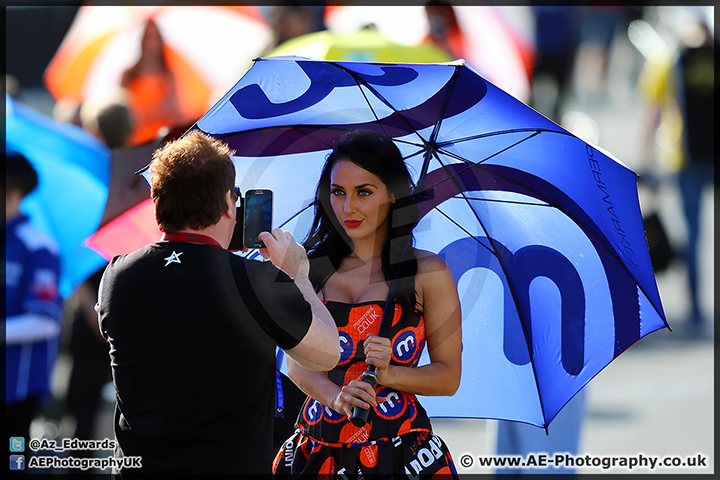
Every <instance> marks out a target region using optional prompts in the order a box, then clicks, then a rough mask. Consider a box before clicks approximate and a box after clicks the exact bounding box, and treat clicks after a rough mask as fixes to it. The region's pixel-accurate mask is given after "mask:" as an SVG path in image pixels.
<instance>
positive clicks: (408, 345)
mask: <svg viewBox="0 0 720 480" xmlns="http://www.w3.org/2000/svg"><path fill="white" fill-rule="evenodd" d="M419 334H420V329H419V328H416V327H407V328H404V329H402V330H400V331H399V332H398V333H397V334H396V335H395V336H394V337H393V341H392V358H393V360H395V361H396V362H398V363H402V364H407V363H410V362H412V361H413V360H415V358H416V357H417V356H419V354H420V351H421V348H422V340H419V339H420V338H421V336H420V335H419Z"/></svg>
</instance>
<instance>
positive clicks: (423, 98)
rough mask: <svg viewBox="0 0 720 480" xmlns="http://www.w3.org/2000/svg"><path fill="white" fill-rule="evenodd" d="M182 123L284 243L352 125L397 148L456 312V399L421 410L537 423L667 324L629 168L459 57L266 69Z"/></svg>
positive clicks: (269, 61)
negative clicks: (450, 283) (225, 167)
mask: <svg viewBox="0 0 720 480" xmlns="http://www.w3.org/2000/svg"><path fill="white" fill-rule="evenodd" d="M194 128H197V129H199V130H201V131H203V132H206V133H208V134H210V135H212V136H214V137H216V138H220V139H222V140H223V141H225V142H226V143H227V144H228V145H229V146H230V147H231V148H232V149H235V150H236V155H235V157H234V160H235V164H236V169H237V182H238V185H239V186H240V187H241V188H242V189H249V188H269V189H272V190H273V191H274V193H275V220H276V222H275V223H276V225H279V226H282V227H283V228H285V229H288V230H290V231H291V232H292V233H293V234H294V235H295V237H296V238H304V237H305V236H306V234H307V233H308V230H309V227H310V222H311V219H312V214H313V212H312V210H313V208H312V200H313V196H314V190H315V185H316V184H317V180H318V177H319V174H320V170H321V167H322V164H323V162H324V160H325V157H326V156H327V154H328V153H329V151H330V148H331V147H332V145H333V142H334V141H335V140H337V139H338V138H339V137H340V135H341V134H342V133H344V132H346V131H348V130H354V129H365V130H373V131H377V132H381V133H384V134H386V135H389V136H390V137H392V138H393V140H394V142H395V143H396V145H397V146H398V147H399V149H400V151H401V152H402V153H403V156H404V158H405V161H406V163H407V164H408V166H409V167H410V170H411V172H414V180H415V182H416V185H417V186H418V187H417V190H416V191H415V194H414V195H415V197H416V198H417V199H418V200H419V201H420V209H421V215H422V218H421V220H420V222H419V224H418V225H417V227H416V229H415V236H416V240H417V244H416V246H417V247H418V248H422V249H426V250H430V251H432V252H435V253H437V254H439V255H440V256H441V257H443V258H444V259H445V260H446V261H447V263H448V264H449V266H450V268H451V269H452V272H453V274H454V276H455V279H456V281H457V284H458V289H459V294H460V299H461V303H462V308H463V354H462V358H463V376H462V381H461V385H460V389H459V390H458V393H457V394H456V395H455V396H454V397H451V398H448V397H428V398H425V399H424V400H423V404H424V406H425V407H426V409H427V410H428V413H429V414H430V415H431V416H439V417H443V416H444V417H447V416H452V417H475V418H495V419H504V420H513V421H520V422H526V423H529V424H533V425H537V426H540V427H545V428H547V426H548V424H549V423H550V422H551V421H552V419H553V418H554V417H555V415H556V414H557V413H558V411H559V410H560V409H561V408H562V407H563V405H565V403H567V402H568V400H569V399H570V398H572V397H573V395H575V394H576V393H577V392H578V391H579V390H580V389H581V388H582V387H583V386H584V385H585V384H586V383H587V382H589V381H590V380H591V379H592V378H593V377H594V376H595V375H597V373H599V372H600V371H601V370H602V369H603V368H604V367H605V366H607V365H608V364H609V363H610V362H611V361H612V360H613V359H614V358H615V357H617V356H618V355H619V354H621V353H622V352H623V351H625V350H626V349H627V348H628V347H630V346H631V345H632V344H634V343H635V342H636V341H638V340H639V339H640V338H641V337H643V336H644V335H647V334H648V333H650V332H653V331H655V330H658V329H660V328H664V327H667V322H666V319H665V314H664V312H663V308H662V304H661V302H660V297H659V294H658V290H657V285H656V282H655V277H654V275H653V270H652V266H651V263H650V256H649V253H648V247H647V243H646V240H645V234H644V231H643V224H642V218H641V214H640V207H639V203H638V196H637V187H636V174H635V173H634V172H633V171H631V170H630V169H629V168H627V167H626V166H625V165H623V164H622V163H620V162H619V161H618V160H617V159H614V158H612V157H611V156H610V155H609V154H607V153H605V152H603V151H601V150H600V149H599V148H598V147H596V146H594V145H591V144H589V143H587V142H585V141H583V140H581V139H580V138H578V137H576V136H574V135H572V134H570V133H569V132H568V131H566V130H564V129H563V128H562V127H560V126H558V125H557V124H555V123H553V122H552V121H551V120H549V119H547V118H546V117H544V116H542V115H540V114H539V113H537V112H536V111H534V110H532V109H531V108H529V107H528V106H526V105H524V104H523V103H522V102H520V101H518V100H516V99H515V98H513V97H512V96H510V95H508V94H507V93H505V92H503V91H502V90H500V89H499V88H497V87H495V86H494V85H493V84H491V83H490V82H488V81H487V80H485V79H484V78H482V77H481V76H480V75H479V74H478V73H477V72H475V71H474V70H473V69H472V68H470V67H469V66H468V65H467V64H466V63H465V62H464V61H457V62H451V63H447V64H434V65H410V64H380V63H360V62H328V61H320V60H311V59H306V58H301V57H275V58H261V59H258V60H256V61H255V63H254V64H253V66H252V68H250V70H249V71H248V72H247V73H246V74H245V75H244V77H243V78H242V79H241V80H240V81H239V82H238V83H237V85H235V87H233V88H232V90H230V91H229V92H228V93H227V94H226V95H225V96H224V97H223V98H222V99H221V100H220V101H219V102H218V103H217V104H216V105H215V106H214V107H212V108H211V109H210V110H209V111H208V112H207V113H206V114H205V115H204V116H203V117H202V118H201V119H200V120H199V121H198V122H197V123H196V125H195V126H194ZM251 254H252V253H251ZM398 340H399V339H398ZM425 359H426V361H427V356H426V354H425Z"/></svg>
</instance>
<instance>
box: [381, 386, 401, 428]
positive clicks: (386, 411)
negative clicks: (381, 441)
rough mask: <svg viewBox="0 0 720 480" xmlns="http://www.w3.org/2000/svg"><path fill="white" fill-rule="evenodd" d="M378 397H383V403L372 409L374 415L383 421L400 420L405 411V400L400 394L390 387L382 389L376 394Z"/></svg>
mask: <svg viewBox="0 0 720 480" xmlns="http://www.w3.org/2000/svg"><path fill="white" fill-rule="evenodd" d="M376 396H378V397H385V401H384V402H383V403H380V404H378V406H377V407H374V410H375V413H377V414H378V416H379V417H381V418H384V419H385V420H394V419H396V418H400V417H401V416H402V415H403V414H404V413H405V410H406V409H407V403H408V402H407V399H406V398H405V396H403V394H402V393H401V392H398V391H397V390H394V389H392V388H390V387H383V388H381V389H380V390H378V392H377V393H376Z"/></svg>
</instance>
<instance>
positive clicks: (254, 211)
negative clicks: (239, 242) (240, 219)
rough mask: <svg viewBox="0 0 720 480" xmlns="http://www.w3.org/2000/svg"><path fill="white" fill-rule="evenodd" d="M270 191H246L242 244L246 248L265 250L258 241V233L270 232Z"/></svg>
mask: <svg viewBox="0 0 720 480" xmlns="http://www.w3.org/2000/svg"><path fill="white" fill-rule="evenodd" d="M272 214H273V192H272V190H248V191H247V192H245V215H244V219H245V221H244V224H245V227H244V235H243V239H244V240H243V243H244V245H245V246H246V247H247V248H265V244H264V243H262V242H261V241H260V240H258V235H259V234H260V232H272Z"/></svg>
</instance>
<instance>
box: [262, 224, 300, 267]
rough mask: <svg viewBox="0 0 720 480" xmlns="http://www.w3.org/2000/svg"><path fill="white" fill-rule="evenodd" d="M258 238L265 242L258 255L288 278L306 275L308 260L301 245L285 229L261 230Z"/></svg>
mask: <svg viewBox="0 0 720 480" xmlns="http://www.w3.org/2000/svg"><path fill="white" fill-rule="evenodd" d="M258 239H259V240H260V241H262V242H263V243H264V244H265V248H261V249H260V250H259V252H260V255H262V256H263V257H265V258H268V259H270V261H271V262H272V263H273V265H275V266H276V267H278V268H279V269H280V270H282V271H283V272H285V273H287V274H288V276H289V277H290V278H292V279H293V280H295V279H296V278H297V277H307V276H308V273H309V272H310V262H309V261H308V258H307V253H306V252H305V249H304V248H303V246H302V245H300V244H299V243H297V242H296V241H295V239H294V238H293V236H292V234H291V233H290V232H288V231H287V230H281V229H279V228H276V229H275V230H273V231H272V233H270V232H262V233H260V235H258Z"/></svg>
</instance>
